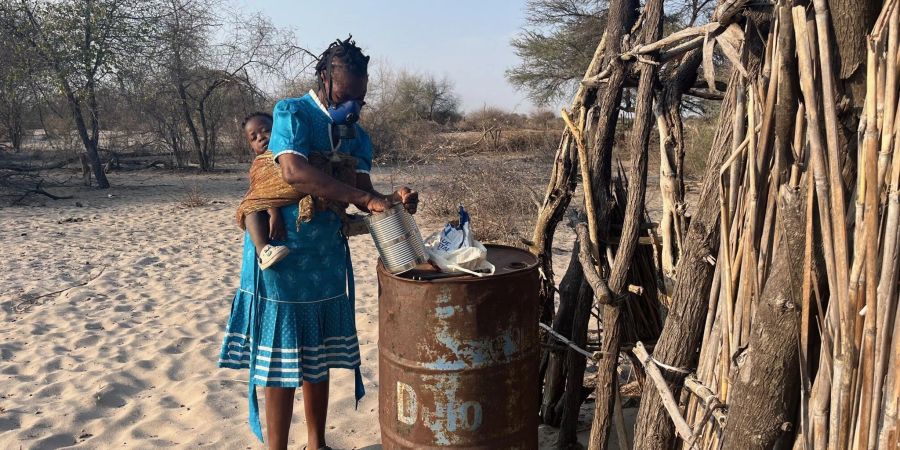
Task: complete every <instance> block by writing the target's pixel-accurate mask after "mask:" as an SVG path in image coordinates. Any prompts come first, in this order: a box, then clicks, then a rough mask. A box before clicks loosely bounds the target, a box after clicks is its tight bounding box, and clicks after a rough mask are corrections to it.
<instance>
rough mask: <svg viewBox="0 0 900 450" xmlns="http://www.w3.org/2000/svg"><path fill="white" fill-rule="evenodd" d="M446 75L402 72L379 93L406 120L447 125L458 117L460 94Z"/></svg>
mask: <svg viewBox="0 0 900 450" xmlns="http://www.w3.org/2000/svg"><path fill="white" fill-rule="evenodd" d="M453 89H454V87H453V82H452V81H450V80H449V79H448V78H447V77H444V78H441V79H438V78H436V77H435V76H434V75H432V74H424V75H423V74H417V73H414V72H407V71H401V72H399V73H398V74H397V75H396V77H395V78H394V79H393V80H392V82H391V83H390V85H389V87H388V90H387V91H386V92H383V93H382V100H384V101H385V104H391V105H394V106H395V107H396V110H395V111H396V112H397V113H398V114H399V115H400V116H401V117H403V118H406V119H409V120H428V121H431V122H435V123H439V124H442V125H443V124H446V123H448V122H452V121H455V120H458V119H459V118H460V116H461V115H460V111H459V96H457V95H456V93H455V92H454V91H453Z"/></svg>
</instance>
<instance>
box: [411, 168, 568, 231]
mask: <svg viewBox="0 0 900 450" xmlns="http://www.w3.org/2000/svg"><path fill="white" fill-rule="evenodd" d="M550 168H551V160H550V158H542V157H535V156H531V157H529V156H524V157H523V156H521V155H519V156H511V155H506V156H502V157H498V156H493V157H469V158H452V159H448V160H446V161H443V162H442V163H441V165H440V173H439V174H437V176H434V177H432V179H431V181H430V182H429V187H428V189H427V190H423V192H422V196H423V199H422V209H423V211H424V212H425V213H426V214H427V215H429V216H431V217H433V218H435V219H436V220H441V221H448V220H452V219H454V218H456V217H457V208H458V206H459V205H463V206H465V208H466V210H468V211H469V214H470V215H471V217H472V230H473V231H474V232H475V236H476V238H477V239H478V240H480V241H482V242H493V243H500V244H506V245H513V246H522V239H530V238H531V231H532V228H533V227H534V219H535V217H536V216H537V206H536V204H535V202H536V201H538V200H539V199H540V197H541V196H542V192H543V189H544V185H545V184H546V180H547V177H548V176H549V173H550ZM412 170H414V171H415V170H422V171H431V172H434V167H421V168H418V169H412ZM417 178H420V179H421V177H417Z"/></svg>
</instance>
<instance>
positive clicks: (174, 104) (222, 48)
mask: <svg viewBox="0 0 900 450" xmlns="http://www.w3.org/2000/svg"><path fill="white" fill-rule="evenodd" d="M225 6H226V5H224V4H223V2H220V1H217V0H167V1H166V2H165V5H163V6H162V9H163V11H164V12H165V14H164V16H163V17H162V20H161V23H160V25H159V27H158V28H157V32H156V34H154V35H153V46H154V52H155V63H156V64H155V66H156V68H157V70H158V72H157V73H156V74H155V76H156V77H157V78H158V79H159V80H165V82H163V83H160V84H157V87H158V88H160V90H159V91H158V92H157V94H156V95H157V96H158V97H157V103H161V104H159V105H157V108H156V109H157V115H156V117H157V120H158V121H159V126H158V128H159V129H161V130H165V132H166V134H167V135H168V136H169V137H168V138H167V140H168V141H169V143H170V146H172V148H173V150H175V151H177V150H179V149H181V148H182V147H185V146H189V147H190V148H191V150H192V152H193V153H194V154H195V155H196V158H197V162H198V164H199V165H200V168H201V169H202V170H210V169H212V168H213V167H214V166H215V154H216V152H217V149H218V147H219V136H220V128H221V127H222V126H224V125H225V124H226V121H225V120H224V119H225V118H226V116H231V117H233V116H234V115H240V114H241V112H240V111H249V110H253V109H258V108H259V107H260V105H261V104H262V103H263V102H262V99H263V97H264V94H263V93H262V91H261V89H260V88H259V87H258V86H257V85H256V83H255V82H254V81H253V80H254V79H256V78H266V77H268V78H272V77H276V78H277V77H279V76H282V75H283V74H284V73H285V71H286V68H293V67H302V64H298V63H297V59H301V60H302V57H303V55H304V54H308V52H306V51H305V50H302V49H300V48H299V47H296V46H294V45H293V35H292V34H291V33H289V32H285V31H284V30H279V29H277V28H276V27H275V26H273V25H272V23H271V22H270V21H269V20H268V19H266V18H264V17H263V16H261V15H259V14H256V15H253V16H251V17H249V18H247V17H241V19H240V20H239V21H238V20H231V19H229V18H230V17H238V16H239V15H238V14H229V13H228V11H227V10H226V8H225ZM223 23H224V24H225V25H226V27H227V28H226V33H225V38H223V39H217V34H218V33H220V30H221V28H222V25H223ZM301 62H302V61H301ZM301 70H303V69H302V68H301ZM236 103H237V106H236V107H234V106H235V104H236ZM226 104H227V105H231V106H233V108H232V111H231V114H227V113H226V111H224V110H223V109H222V107H223V106H224V105H226ZM176 111H177V115H178V116H179V117H178V118H175V117H173V116H172V115H171V114H172V113H174V112H176ZM181 126H183V127H184V128H185V129H186V133H185V137H184V138H183V139H182V140H181V141H180V142H176V138H177V137H178V136H179V133H178V130H179V128H180V127H181Z"/></svg>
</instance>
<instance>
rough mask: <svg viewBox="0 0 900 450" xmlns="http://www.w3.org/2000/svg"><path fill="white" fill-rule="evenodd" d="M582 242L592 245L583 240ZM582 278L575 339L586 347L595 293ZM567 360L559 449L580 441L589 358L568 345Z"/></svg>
mask: <svg viewBox="0 0 900 450" xmlns="http://www.w3.org/2000/svg"><path fill="white" fill-rule="evenodd" d="M582 245H590V244H584V243H582ZM575 252H576V253H577V252H578V250H577V249H576V250H575ZM580 281H581V286H579V289H578V295H577V303H576V306H575V317H574V320H573V322H572V342H573V343H574V344H575V345H577V346H579V347H581V348H584V347H585V344H586V343H587V330H588V323H589V322H590V319H591V306H592V303H593V299H594V293H593V291H591V288H590V286H589V285H588V284H587V283H586V282H585V281H584V277H583V276H582V278H581V280H580ZM565 363H566V387H567V389H566V391H565V394H564V395H563V417H562V422H561V423H560V426H559V434H558V435H557V440H556V448H558V449H569V448H574V446H575V444H576V443H577V434H578V430H577V426H578V412H579V410H580V409H581V402H582V401H583V400H584V394H583V392H582V386H583V385H584V369H585V367H586V365H587V360H586V359H585V357H584V355H582V354H580V353H578V352H576V351H575V350H573V349H571V348H569V349H568V351H566V359H565Z"/></svg>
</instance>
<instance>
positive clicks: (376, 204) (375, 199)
mask: <svg viewBox="0 0 900 450" xmlns="http://www.w3.org/2000/svg"><path fill="white" fill-rule="evenodd" d="M390 207H391V202H390V201H388V199H386V198H384V197H381V196H379V195H373V194H369V197H368V198H367V199H366V204H365V209H366V210H367V211H369V212H370V213H372V214H377V213H380V212H384V211H386V210H387V209H388V208H390Z"/></svg>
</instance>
